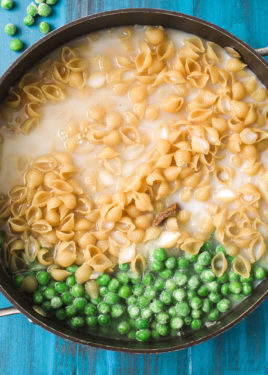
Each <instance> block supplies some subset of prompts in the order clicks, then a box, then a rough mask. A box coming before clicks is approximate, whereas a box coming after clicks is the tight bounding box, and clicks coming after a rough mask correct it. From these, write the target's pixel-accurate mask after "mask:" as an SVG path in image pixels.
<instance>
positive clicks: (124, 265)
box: [118, 263, 130, 271]
mask: <svg viewBox="0 0 268 375" xmlns="http://www.w3.org/2000/svg"><path fill="white" fill-rule="evenodd" d="M118 267H119V269H120V270H121V271H129V270H130V264H129V263H121V264H119V265H118Z"/></svg>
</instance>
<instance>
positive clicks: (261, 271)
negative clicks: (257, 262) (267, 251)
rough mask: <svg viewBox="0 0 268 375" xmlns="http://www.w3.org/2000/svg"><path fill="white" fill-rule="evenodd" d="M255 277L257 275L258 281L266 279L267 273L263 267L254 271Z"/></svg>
mask: <svg viewBox="0 0 268 375" xmlns="http://www.w3.org/2000/svg"><path fill="white" fill-rule="evenodd" d="M254 275H255V277H256V279H258V280H263V279H265V277H266V271H265V269H264V268H263V267H256V268H255V269H254Z"/></svg>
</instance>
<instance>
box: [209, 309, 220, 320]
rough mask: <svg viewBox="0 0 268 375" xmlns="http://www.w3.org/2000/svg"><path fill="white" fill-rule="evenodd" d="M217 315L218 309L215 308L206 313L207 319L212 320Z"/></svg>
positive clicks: (216, 317)
mask: <svg viewBox="0 0 268 375" xmlns="http://www.w3.org/2000/svg"><path fill="white" fill-rule="evenodd" d="M218 317H219V311H218V310H217V309H213V310H211V311H210V312H209V314H208V320H210V321H212V322H214V321H215V320H217V319H218Z"/></svg>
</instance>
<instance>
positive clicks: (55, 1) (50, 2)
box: [46, 0, 58, 5]
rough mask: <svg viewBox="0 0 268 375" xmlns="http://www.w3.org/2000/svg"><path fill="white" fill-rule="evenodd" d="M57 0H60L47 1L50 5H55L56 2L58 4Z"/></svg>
mask: <svg viewBox="0 0 268 375" xmlns="http://www.w3.org/2000/svg"><path fill="white" fill-rule="evenodd" d="M57 2H58V0H46V3H47V4H48V5H55V4H57Z"/></svg>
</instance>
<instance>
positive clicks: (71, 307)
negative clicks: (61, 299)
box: [65, 305, 76, 318]
mask: <svg viewBox="0 0 268 375" xmlns="http://www.w3.org/2000/svg"><path fill="white" fill-rule="evenodd" d="M65 312H66V316H67V317H68V318H71V317H73V316H75V314H76V308H75V306H74V305H69V306H66V307H65Z"/></svg>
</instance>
